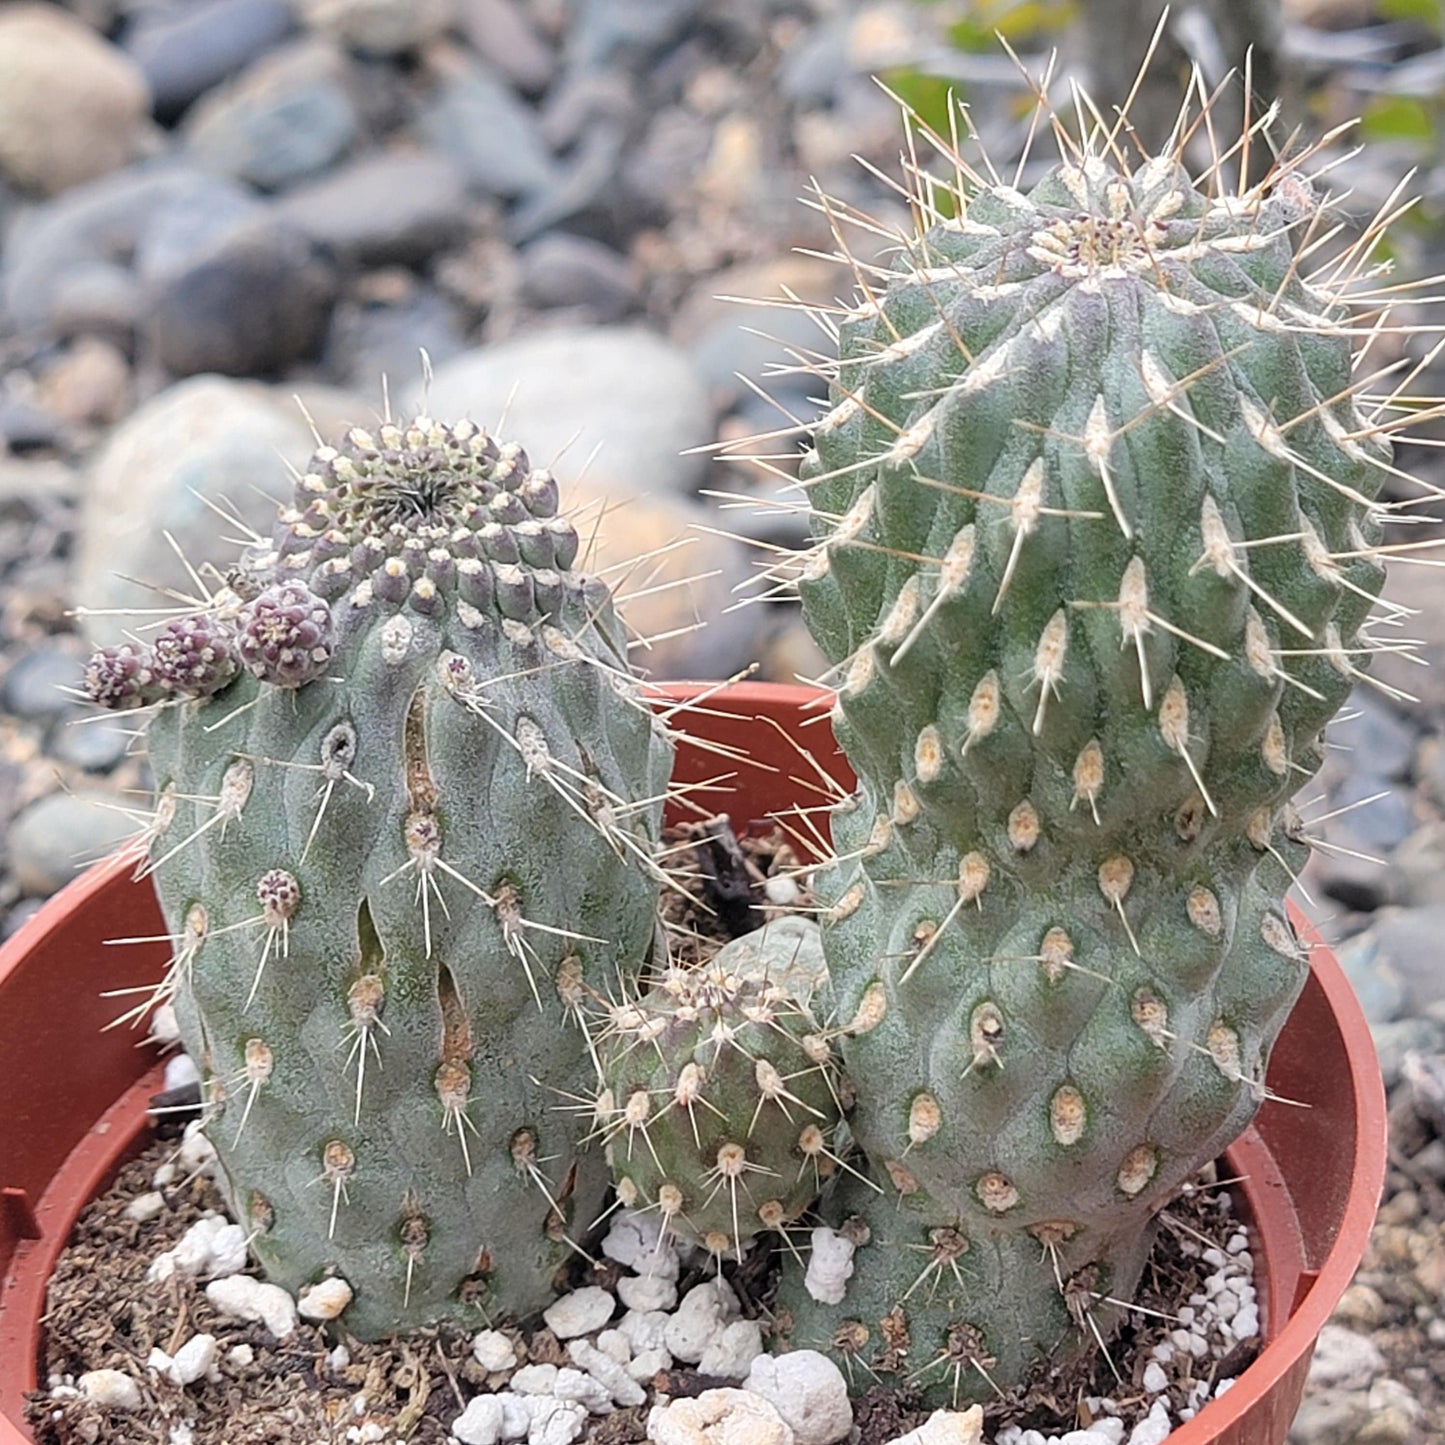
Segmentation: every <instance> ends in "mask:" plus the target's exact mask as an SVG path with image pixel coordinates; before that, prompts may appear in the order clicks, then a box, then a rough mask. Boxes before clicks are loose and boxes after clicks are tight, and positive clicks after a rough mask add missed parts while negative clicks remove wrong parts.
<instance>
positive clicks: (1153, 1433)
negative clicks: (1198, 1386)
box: [1129, 1400, 1174, 1445]
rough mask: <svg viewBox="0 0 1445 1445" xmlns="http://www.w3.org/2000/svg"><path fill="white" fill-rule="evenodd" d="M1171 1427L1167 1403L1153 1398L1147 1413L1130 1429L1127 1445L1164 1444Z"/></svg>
mask: <svg viewBox="0 0 1445 1445" xmlns="http://www.w3.org/2000/svg"><path fill="white" fill-rule="evenodd" d="M1173 1428H1174V1427H1173V1425H1171V1424H1170V1422H1169V1407H1168V1405H1166V1404H1165V1403H1164V1401H1163V1400H1155V1402H1154V1403H1153V1404H1152V1405H1150V1407H1149V1413H1148V1414H1147V1415H1146V1416H1145V1417H1144V1418H1143V1419H1142V1420H1140V1422H1139V1423H1138V1424H1137V1425H1136V1426H1135V1427H1134V1428H1133V1430H1132V1431H1130V1433H1129V1445H1164V1441H1165V1440H1167V1439H1168V1438H1169V1432H1170V1431H1171V1430H1172V1429H1173Z"/></svg>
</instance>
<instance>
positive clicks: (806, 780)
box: [0, 684, 1386, 1445]
mask: <svg viewBox="0 0 1445 1445" xmlns="http://www.w3.org/2000/svg"><path fill="white" fill-rule="evenodd" d="M701 691H702V690H701V689H700V688H698V687H696V686H686V685H678V686H675V687H669V688H659V689H657V693H658V705H659V706H661V707H666V706H669V705H673V704H675V703H677V702H680V701H682V700H684V699H686V698H696V697H697V696H698V695H699V693H700V692H701ZM706 697H707V700H706V701H705V702H703V703H702V705H701V707H700V708H698V709H695V710H692V711H690V712H689V715H688V718H687V729H688V731H689V732H690V733H691V734H693V735H694V736H697V737H699V738H703V739H710V740H713V741H717V742H721V743H724V744H725V745H726V747H727V749H728V756H720V755H719V754H718V753H716V752H712V751H707V750H705V749H703V748H700V747H684V748H683V749H681V751H680V753H679V757H678V778H679V781H685V782H700V781H702V780H704V779H708V778H716V777H717V776H718V775H719V774H722V773H728V772H732V773H733V774H734V776H733V777H732V778H731V779H730V780H729V782H728V784H727V786H728V787H729V788H730V789H732V791H731V792H730V793H728V794H723V793H717V794H712V795H704V796H706V799H707V806H708V807H710V808H714V809H719V810H721V809H725V810H727V811H728V812H729V813H730V814H731V815H732V818H733V823H734V826H735V827H736V828H737V829H738V830H739V831H742V829H743V826H744V825H745V824H747V823H749V822H752V821H756V820H762V819H765V818H767V817H768V816H769V815H770V814H772V813H774V812H778V811H781V810H784V809H788V808H791V807H793V806H795V805H802V806H804V807H809V806H816V805H819V804H822V803H825V802H826V801H828V800H829V798H830V796H836V795H837V788H836V786H835V784H834V783H830V781H829V779H830V778H831V779H833V780H836V783H837V784H844V785H846V784H848V783H849V782H850V781H851V779H850V775H849V773H848V770H847V765H846V763H845V762H844V760H843V759H842V757H841V756H840V755H839V754H838V753H837V750H836V748H835V746H834V743H833V740H832V736H831V734H830V733H829V731H828V724H827V721H826V711H825V708H824V707H823V706H822V705H821V697H820V694H818V693H817V692H816V691H814V690H812V689H806V688H800V687H780V686H769V685H765V684H743V685H739V686H734V687H731V688H728V689H726V690H724V691H721V692H718V693H715V694H707V695H706ZM736 756H742V757H746V758H748V759H749V760H750V761H749V762H748V763H746V764H744V763H741V762H733V761H731V758H732V757H736ZM810 816H811V815H810ZM794 826H797V819H794ZM131 872H132V868H131V866H130V865H129V864H128V863H127V862H125V861H124V860H113V861H111V862H108V863H104V864H100V865H98V866H96V867H95V868H93V869H91V870H90V871H89V872H88V873H86V874H85V875H84V876H83V877H81V878H80V879H78V880H77V881H76V882H75V883H72V884H71V885H70V886H69V887H68V888H66V889H65V890H64V891H63V892H61V893H60V894H58V895H57V896H56V897H55V898H53V899H52V900H51V901H50V902H49V903H47V904H46V905H45V907H44V908H42V909H41V910H40V912H39V913H37V914H36V916H35V917H34V918H32V919H31V920H30V921H29V922H28V923H26V924H25V925H24V926H23V927H22V928H21V929H20V930H19V932H17V933H16V935H15V936H14V938H12V939H11V940H10V941H9V942H8V943H6V944H5V945H4V947H3V949H0V1445H22V1442H26V1441H28V1440H29V1439H30V1436H29V1434H28V1432H27V1430H26V1428H25V1425H24V1423H23V1420H24V1413H23V1395H24V1392H25V1391H27V1390H32V1389H34V1388H35V1387H36V1375H37V1365H38V1362H39V1360H40V1354H41V1347H42V1326H41V1316H42V1314H43V1312H44V1303H45V1289H46V1283H47V1281H48V1279H49V1276H50V1273H51V1271H52V1269H53V1267H54V1264H55V1261H56V1258H57V1256H58V1255H59V1253H60V1250H61V1249H62V1247H63V1246H64V1244H65V1242H66V1239H67V1236H68V1235H69V1233H70V1230H71V1227H72V1225H73V1224H74V1222H75V1219H76V1217H77V1216H78V1215H79V1213H80V1211H81V1209H82V1208H83V1207H84V1205H85V1204H86V1202H87V1201H88V1200H90V1199H91V1198H93V1197H94V1196H95V1194H96V1193H97V1192H98V1191H99V1190H100V1189H102V1188H104V1187H105V1185H106V1184H107V1183H108V1182H109V1181H110V1180H111V1179H112V1178H113V1177H114V1175H115V1173H116V1170H117V1169H118V1168H119V1166H120V1165H121V1163H123V1162H124V1161H125V1160H126V1158H127V1157H128V1156H130V1155H132V1154H133V1153H135V1152H136V1151H138V1150H139V1149H140V1148H141V1147H142V1146H143V1145H144V1144H145V1142H146V1139H147V1134H148V1129H147V1119H146V1101H147V1098H148V1096H149V1095H150V1094H152V1093H154V1092H155V1091H156V1089H157V1088H158V1086H159V1072H158V1069H157V1068H156V1066H155V1061H154V1056H153V1054H152V1053H151V1052H150V1051H149V1049H148V1048H147V1047H145V1046H144V1045H143V1044H141V1043H140V1036H139V1035H138V1034H137V1033H135V1032H132V1031H130V1030H128V1029H125V1028H120V1029H112V1030H109V1031H105V1029H104V1026H105V1025H106V1024H107V1023H108V1022H110V1020H112V1019H113V1018H115V1017H116V1015H117V1014H118V1013H120V1012H121V1011H123V1009H124V1008H125V1007H126V1006H127V1005H126V1002H125V1001H124V1000H117V999H116V998H103V997H102V996H101V995H102V992H105V991H113V990H117V989H124V988H127V987H135V986H139V985H143V984H146V983H150V982H153V981H154V980H155V979H156V978H158V977H159V976H160V973H161V972H162V970H163V968H164V966H165V963H166V959H167V957H168V953H169V950H168V948H167V946H166V945H165V944H164V943H152V944H134V945H120V946H108V945H107V940H110V939H116V938H125V937H132V938H133V937H141V936H146V935H156V934H160V933H162V932H163V931H164V929H163V926H162V924H161V920H160V914H159V912H158V911H157V908H156V903H155V898H154V895H153V893H152V891H151V887H150V885H149V884H148V883H135V882H133V881H132V879H131ZM1296 923H1297V924H1299V925H1301V927H1302V931H1303V932H1304V934H1305V936H1306V937H1307V938H1308V939H1309V941H1310V943H1311V945H1312V949H1311V962H1310V980H1309V983H1308V984H1307V986H1306V988H1305V991H1304V994H1303V996H1302V997H1301V999H1300V1002H1299V1005H1298V1006H1297V1007H1296V1009H1295V1011H1294V1013H1293V1015H1292V1016H1291V1018H1290V1021H1289V1023H1288V1025H1287V1026H1286V1027H1285V1030H1284V1032H1283V1034H1282V1035H1281V1036H1280V1039H1279V1043H1278V1045H1277V1047H1276V1049H1275V1051H1274V1055H1273V1058H1272V1059H1271V1062H1270V1070H1269V1083H1270V1086H1271V1088H1272V1090H1273V1091H1274V1092H1275V1093H1276V1094H1279V1095H1280V1096H1282V1097H1283V1098H1286V1099H1291V1100H1296V1101H1300V1102H1303V1103H1307V1104H1308V1105H1309V1107H1308V1108H1299V1107H1294V1106H1291V1105H1286V1104H1279V1103H1267V1104H1266V1105H1265V1106H1264V1108H1263V1109H1261V1110H1260V1113H1259V1116H1258V1118H1257V1119H1256V1121H1255V1123H1254V1125H1253V1126H1252V1127H1251V1128H1250V1130H1249V1131H1248V1133H1246V1134H1245V1135H1244V1137H1243V1138H1241V1139H1240V1140H1239V1141H1238V1142H1237V1143H1236V1144H1235V1145H1234V1146H1233V1147H1232V1148H1231V1149H1230V1150H1229V1152H1228V1154H1227V1155H1226V1161H1225V1164H1226V1168H1227V1169H1228V1171H1229V1173H1230V1175H1231V1176H1233V1175H1238V1176H1241V1177H1242V1179H1243V1182H1242V1183H1241V1184H1240V1185H1239V1186H1238V1188H1239V1203H1240V1213H1241V1214H1242V1216H1243V1217H1244V1218H1245V1219H1246V1220H1247V1221H1248V1223H1249V1224H1250V1225H1251V1227H1252V1231H1253V1235H1254V1238H1253V1249H1254V1256H1255V1260H1256V1268H1257V1270H1258V1272H1259V1276H1260V1279H1259V1287H1260V1295H1261V1302H1262V1305H1263V1307H1264V1308H1263V1314H1264V1319H1265V1331H1266V1339H1267V1343H1266V1345H1265V1348H1264V1350H1263V1351H1262V1352H1261V1354H1260V1356H1259V1358H1258V1359H1257V1360H1256V1361H1255V1363H1254V1364H1253V1365H1251V1366H1250V1367H1249V1369H1248V1370H1246V1371H1245V1372H1244V1374H1243V1375H1241V1376H1240V1378H1239V1380H1238V1381H1237V1382H1236V1384H1235V1385H1234V1387H1233V1389H1231V1390H1230V1391H1229V1392H1228V1393H1227V1394H1225V1395H1223V1396H1222V1397H1221V1398H1219V1399H1218V1400H1215V1401H1212V1402H1211V1403H1210V1404H1209V1405H1208V1406H1207V1407H1206V1408H1205V1409H1204V1410H1203V1411H1201V1413H1200V1414H1199V1415H1198V1416H1197V1417H1196V1418H1195V1419H1194V1420H1192V1421H1190V1422H1189V1423H1188V1424H1186V1425H1182V1426H1180V1427H1179V1428H1178V1429H1176V1430H1175V1431H1174V1432H1173V1433H1172V1434H1171V1435H1170V1436H1169V1445H1283V1442H1284V1439H1285V1435H1286V1433H1287V1431H1288V1429H1289V1425H1290V1422H1291V1420H1292V1419H1293V1418H1294V1415H1295V1411H1296V1409H1297V1408H1298V1405H1299V1400H1300V1394H1301V1391H1302V1390H1303V1388H1304V1380H1305V1373H1306V1371H1307V1370H1308V1368H1309V1361H1310V1356H1311V1354H1312V1353H1313V1350H1314V1344H1315V1339H1316V1337H1317V1336H1318V1334H1319V1330H1320V1327H1321V1326H1322V1325H1323V1324H1324V1323H1325V1321H1326V1319H1327V1318H1328V1317H1329V1314H1330V1312H1331V1310H1332V1309H1333V1308H1334V1305H1335V1302H1336V1301H1337V1300H1338V1299H1339V1297H1340V1294H1341V1293H1342V1292H1343V1290H1344V1288H1345V1286H1346V1285H1347V1284H1348V1283H1349V1281H1350V1277H1351V1275H1352V1274H1353V1273H1354V1270H1355V1266H1356V1264H1357V1263H1358V1262H1359V1259H1360V1256H1361V1254H1362V1252H1363V1250H1364V1247H1365V1243H1366V1241H1367V1239H1368V1237H1369V1232H1370V1226H1371V1224H1372V1222H1373V1220H1374V1217H1375V1207H1376V1204H1377V1203H1378V1200H1379V1195H1380V1188H1381V1185H1382V1183H1383V1180H1384V1172H1385V1153H1386V1124H1385V1100H1384V1091H1383V1088H1382V1086H1381V1081H1380V1071H1379V1066H1378V1064H1377V1062H1376V1058H1375V1051H1374V1047H1373V1044H1372V1042H1371V1039H1370V1033H1369V1029H1368V1027H1367V1025H1366V1023H1365V1019H1364V1016H1363V1015H1362V1014H1361V1012H1360V1009H1359V1006H1358V1005H1357V1004H1356V1002H1355V999H1354V995H1353V994H1352V993H1351V991H1350V987H1349V985H1348V983H1347V982H1346V981H1345V978H1344V975H1343V974H1342V973H1341V972H1340V968H1339V965H1338V964H1337V963H1336V962H1335V960H1334V958H1333V956H1332V955H1331V954H1330V952H1329V951H1328V949H1326V948H1325V947H1324V945H1323V944H1322V943H1320V942H1319V940H1318V938H1317V937H1316V936H1315V935H1314V934H1313V932H1312V930H1310V929H1309V927H1308V925H1306V924H1303V921H1302V920H1301V919H1299V918H1296Z"/></svg>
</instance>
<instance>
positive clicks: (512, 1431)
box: [497, 1390, 536, 1440]
mask: <svg viewBox="0 0 1445 1445" xmlns="http://www.w3.org/2000/svg"><path fill="white" fill-rule="evenodd" d="M535 1398H536V1397H535V1396H532V1395H514V1394H512V1392H511V1391H510V1390H506V1391H503V1392H501V1393H500V1394H498V1396H497V1399H499V1400H500V1401H501V1402H502V1439H503V1440H524V1439H526V1436H527V1431H528V1430H530V1429H531V1428H532V1401H533V1399H535Z"/></svg>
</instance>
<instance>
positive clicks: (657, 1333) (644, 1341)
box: [617, 1310, 670, 1355]
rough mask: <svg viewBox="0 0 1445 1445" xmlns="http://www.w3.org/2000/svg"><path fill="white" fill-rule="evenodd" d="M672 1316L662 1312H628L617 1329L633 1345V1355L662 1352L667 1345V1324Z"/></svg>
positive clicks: (619, 1321)
mask: <svg viewBox="0 0 1445 1445" xmlns="http://www.w3.org/2000/svg"><path fill="white" fill-rule="evenodd" d="M669 1318H670V1316H668V1315H665V1314H663V1312H662V1311H661V1310H628V1312H627V1313H626V1314H625V1315H623V1316H622V1318H621V1319H620V1320H618V1322H617V1328H618V1329H619V1330H621V1331H622V1333H623V1334H624V1335H626V1336H627V1338H628V1340H629V1341H630V1342H631V1344H632V1353H633V1354H634V1355H640V1354H641V1353H642V1352H643V1351H644V1350H660V1349H663V1348H664V1347H665V1346H666V1344H667V1322H668V1319H669Z"/></svg>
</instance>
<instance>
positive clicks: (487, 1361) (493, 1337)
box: [472, 1330, 517, 1418]
mask: <svg viewBox="0 0 1445 1445" xmlns="http://www.w3.org/2000/svg"><path fill="white" fill-rule="evenodd" d="M472 1358H473V1359H474V1360H475V1361H476V1362H477V1363H478V1364H479V1365H480V1366H481V1367H482V1368H483V1369H484V1370H492V1371H496V1370H510V1369H511V1368H512V1367H513V1366H514V1365H515V1364H516V1363H517V1347H516V1346H515V1345H514V1344H513V1343H512V1341H511V1339H510V1338H509V1337H508V1336H506V1335H504V1334H503V1333H502V1332H501V1330H483V1331H481V1333H480V1334H478V1335H475V1336H473V1338H472ZM499 1418H500V1417H499Z"/></svg>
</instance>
